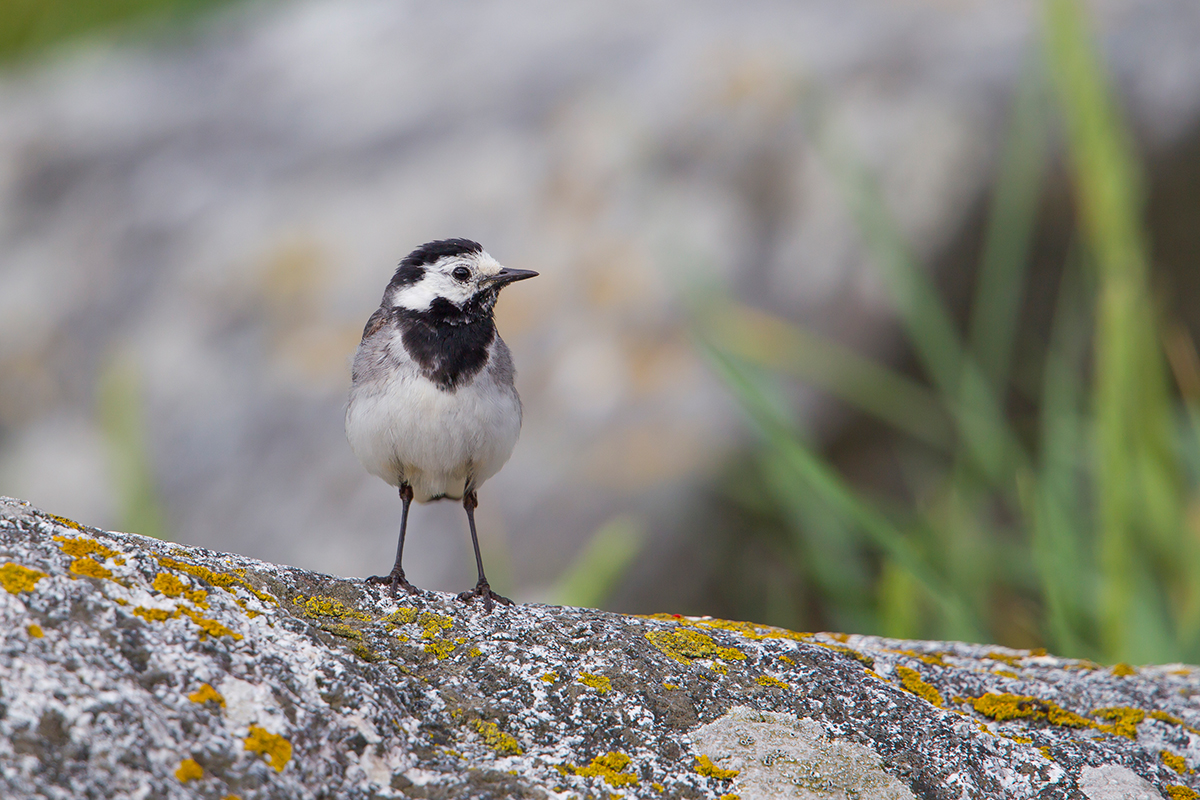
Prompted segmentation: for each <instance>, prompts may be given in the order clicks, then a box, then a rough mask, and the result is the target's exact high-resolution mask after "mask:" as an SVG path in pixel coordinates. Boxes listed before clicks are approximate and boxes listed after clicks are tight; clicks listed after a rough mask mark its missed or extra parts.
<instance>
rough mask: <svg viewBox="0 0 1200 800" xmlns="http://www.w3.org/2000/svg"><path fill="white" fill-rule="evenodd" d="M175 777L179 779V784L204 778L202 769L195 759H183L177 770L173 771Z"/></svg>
mask: <svg viewBox="0 0 1200 800" xmlns="http://www.w3.org/2000/svg"><path fill="white" fill-rule="evenodd" d="M175 777H176V778H179V782H180V783H187V782H188V781H195V780H199V779H200V778H203V777H204V767H202V766H200V765H199V764H197V763H196V760H195V759H192V758H185V759H184V760H183V761H181V762H179V769H177V770H175Z"/></svg>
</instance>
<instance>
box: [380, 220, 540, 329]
mask: <svg viewBox="0 0 1200 800" xmlns="http://www.w3.org/2000/svg"><path fill="white" fill-rule="evenodd" d="M536 275H537V273H536V272H533V271H532V270H527V269H509V268H507V267H502V266H500V263H499V262H498V261H496V259H494V258H492V257H491V256H490V255H488V254H487V252H486V251H484V249H483V247H482V246H480V245H479V243H477V242H473V241H471V240H470V239H441V240H438V241H436V242H428V243H427V244H423V245H421V246H420V247H418V248H417V249H416V250H413V251H412V252H411V253H409V254H408V255H407V256H405V258H404V260H403V261H401V262H400V266H399V267H398V268H397V269H396V274H395V275H393V276H392V280H391V283H389V284H388V287H387V291H385V292H384V295H383V305H384V306H387V307H390V308H402V309H406V310H408V311H414V312H429V313H431V314H432V315H435V316H441V317H455V316H459V315H467V316H473V315H475V314H490V313H491V311H492V308H493V307H494V306H495V305H496V297H497V295H498V294H499V293H500V290H501V289H502V288H504V287H505V286H507V285H508V284H510V283H512V282H513V281H519V280H524V279H525V278H532V277H534V276H536Z"/></svg>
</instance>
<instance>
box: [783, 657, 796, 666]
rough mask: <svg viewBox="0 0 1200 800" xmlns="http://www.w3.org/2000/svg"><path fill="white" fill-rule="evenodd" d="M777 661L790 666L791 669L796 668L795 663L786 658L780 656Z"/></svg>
mask: <svg viewBox="0 0 1200 800" xmlns="http://www.w3.org/2000/svg"><path fill="white" fill-rule="evenodd" d="M779 660H780V661H782V662H783V663H785V664H791V665H792V666H793V667H794V666H796V662H795V661H793V660H792V659H790V658H788V657H787V656H780V657H779Z"/></svg>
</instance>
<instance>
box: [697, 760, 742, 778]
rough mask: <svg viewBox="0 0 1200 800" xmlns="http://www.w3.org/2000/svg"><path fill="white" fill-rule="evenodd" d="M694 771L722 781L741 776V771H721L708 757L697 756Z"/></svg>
mask: <svg viewBox="0 0 1200 800" xmlns="http://www.w3.org/2000/svg"><path fill="white" fill-rule="evenodd" d="M692 769H693V770H695V771H696V772H698V773H700V774H701V775H703V776H705V777H707V778H716V779H717V780H722V781H727V780H730V779H732V778H736V777H737V776H738V775H739V774H741V770H737V769H721V768H720V767H718V766H717V765H716V764H714V763H713V762H712V760H711V759H710V758H709V757H708V756H696V765H695V766H694V767H692Z"/></svg>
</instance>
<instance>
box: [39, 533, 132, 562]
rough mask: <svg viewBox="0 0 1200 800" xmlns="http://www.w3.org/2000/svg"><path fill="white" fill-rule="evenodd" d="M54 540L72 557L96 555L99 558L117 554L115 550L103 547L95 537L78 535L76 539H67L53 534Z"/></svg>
mask: <svg viewBox="0 0 1200 800" xmlns="http://www.w3.org/2000/svg"><path fill="white" fill-rule="evenodd" d="M54 541H56V542H60V543H61V544H60V547H62V551H63V552H64V553H66V554H67V555H69V556H71V557H72V558H79V557H82V556H90V555H93V554H95V555H98V556H100V557H101V558H112V557H113V556H115V555H116V554H117V551H116V550H113V549H112V548H111V547H105V546H104V545H102V544H100V543H99V542H97V541H96V540H95V539H89V538H87V537H86V536H80V537H79V538H77V539H68V538H67V537H65V536H55V537H54Z"/></svg>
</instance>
